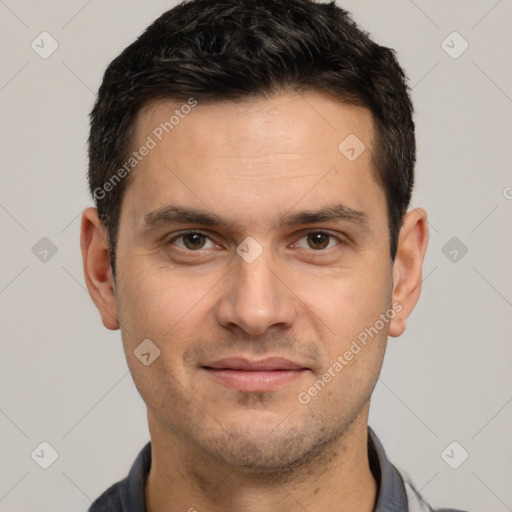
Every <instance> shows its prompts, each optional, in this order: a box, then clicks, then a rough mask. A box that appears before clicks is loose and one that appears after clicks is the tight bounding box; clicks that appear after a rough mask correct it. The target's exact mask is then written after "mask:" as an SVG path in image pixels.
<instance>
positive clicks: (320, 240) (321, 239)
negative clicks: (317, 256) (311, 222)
mask: <svg viewBox="0 0 512 512" xmlns="http://www.w3.org/2000/svg"><path fill="white" fill-rule="evenodd" d="M330 239H331V236H330V235H328V234H327V233H321V232H317V233H309V235H307V240H308V245H309V247H310V248H311V249H315V250H321V249H325V248H326V247H327V246H328V245H329V242H330Z"/></svg>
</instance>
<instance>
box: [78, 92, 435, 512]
mask: <svg viewBox="0 0 512 512" xmlns="http://www.w3.org/2000/svg"><path fill="white" fill-rule="evenodd" d="M177 107H179V105H177V104H175V103H174V104H173V103H171V102H163V101H160V102H157V103H153V104H151V105H148V106H146V107H145V108H144V109H143V110H142V111H141V112H140V114H139V117H138V121H137V124H136V133H135V140H134V144H133V146H134V148H138V147H140V146H141V145H143V144H144V142H145V141H146V139H147V136H148V135H151V133H152V131H153V130H154V128H155V127H156V126H158V125H159V124H160V123H161V122H164V121H165V120H168V119H169V117H170V115H172V113H173V112H174V109H175V108H177ZM349 134H356V135H357V137H358V138H359V139H360V140H361V141H363V142H364V144H365V146H366V150H365V151H364V152H363V153H362V154H361V155H360V156H359V157H358V158H357V159H356V160H355V161H353V162H351V161H349V160H348V159H347V158H346V157H345V156H344V155H343V154H342V153H341V152H340V151H339V150H338V145H339V144H340V142H341V141H343V140H344V139H345V138H346V137H347V136H348V135H349ZM372 145H373V121H372V117H371V114H370V112H369V111H368V110H366V109H364V108H360V107H354V106H349V105H345V104H342V103H340V102H339V101H337V100H335V99H333V98H331V97H329V96H327V95H323V94H320V93H307V94H303V95H298V94H295V93H291V92H290V93H282V94H279V95H276V96H273V97H270V98H256V99H250V100H249V99H247V100H243V101H240V102H224V103H212V104H199V105H198V106H196V107H195V108H194V109H193V110H192V112H191V113H190V114H188V115H187V116H186V117H185V118H184V119H182V120H180V123H179V124H178V125H177V126H175V127H174V129H173V130H172V132H170V133H169V134H168V135H166V136H165V137H164V138H163V140H162V141H161V142H159V143H158V144H157V146H156V147H155V148H154V149H152V150H151V151H150V152H149V154H148V155H147V156H146V157H145V158H144V159H143V160H142V161H141V162H140V164H139V165H138V166H137V168H136V172H134V173H133V174H132V175H131V176H130V178H129V179H130V182H129V185H128V187H127V190H126V191H125V195H124V198H123V204H122V211H121V217H120V229H119V239H118V245H117V260H116V263H117V276H116V280H115V282H114V279H113V276H112V273H111V269H110V265H109V262H110V260H109V254H108V249H107V244H106V233H105V230H104V227H103V226H102V224H101V222H100V221H99V219H98V216H97V212H96V210H95V209H94V208H88V209H86V210H85V211H84V213H83V217H82V238H81V245H82V254H83V261H84V272H85V279H86V283H87V286H88V289H89V292H90V294H91V297H92V299H93V301H94V302H95V304H96V305H97V307H98V310H99V312H100V314H101V317H102V320H103V323H104V325H105V327H107V328H108V329H118V328H120V329H121V333H122V339H123V346H124V349H125V354H126V357H127V361H128V365H129V367H130V370H131V373H132V376H133V379H134V382H135V384H136V386H137V388H138V390H139V392H140V394H141V396H142V398H143V399H144V401H145V403H146V405H147V410H148V423H149V430H150V435H151V441H152V467H151V471H150V474H149V477H148V481H147V489H146V500H147V504H148V509H149V510H150V511H151V510H152V511H159V510H166V511H178V510H189V509H190V508H195V509H197V510H198V511H199V512H206V511H212V512H213V511H225V510H239V511H246V512H257V511H270V510H272V511H277V512H281V511H282V512H284V511H291V510H297V507H298V506H299V508H300V506H302V507H303V508H304V509H306V510H308V511H310V512H313V511H320V510H335V509H336V510H344V511H347V512H349V511H356V510H357V511H371V510H372V509H373V507H374V504H375V499H376V491H377V486H376V482H375V480H374V478H373V476H372V473H371V471H370V468H369V464H368V454H367V423H368V411H369V404H370V397H371V393H372V391H373V388H374V386H375V384H376V381H377V378H378V375H379V372H380V369H381V366H382V362H383V357H384V353H385V349H386V343H387V339H388V336H393V337H396V336H400V335H401V334H402V333H403V331H404V329H405V322H406V318H407V317H408V315H409V314H410V313H411V311H412V309H413V308H414V306H415V304H416V302H417V300H418V297H419V293H420V288H421V279H422V263H423V258H424V254H425V251H426V247H427V242H428V230H427V224H426V214H425V212H424V210H422V209H416V210H412V211H410V212H408V213H407V214H406V216H405V218H404V224H403V227H402V229H401V232H400V237H399V245H398V253H397V256H396V259H395V262H394V263H393V262H392V261H391V258H390V254H389V232H388V226H387V206H386V201H385V195H384V191H383V190H382V189H381V187H380V186H379V185H378V184H377V182H376V181H375V179H374V175H373V171H372V167H371V152H372ZM334 204H343V205H344V206H345V207H347V208H351V209H353V210H357V211H359V212H361V213H362V214H364V219H365V222H364V223H361V222H355V221H351V220H350V219H348V220H347V219H341V220H329V221H322V222H317V223H311V222H309V223H308V222H306V223H301V224H298V225H288V224H282V223H280V221H281V220H282V219H284V218H285V217H286V216H289V215H290V214H294V213H298V212H302V211H317V210H319V209H321V208H324V207H325V206H326V205H334ZM169 205H173V206H176V205H180V206H181V207H185V208H193V209H197V210H202V211H204V212H207V213H214V214H216V215H218V216H221V217H222V219H223V222H222V224H219V225H215V226H204V225H202V224H198V223H184V222H180V223H179V224H174V223H169V222H161V223H158V224H157V225H155V226H153V227H151V228H149V229H144V219H145V218H146V219H147V214H148V212H154V211H156V210H158V209H159V208H164V207H166V206H169ZM145 216H146V217H145ZM184 230H196V231H200V232H201V233H202V234H204V235H205V236H206V238H202V237H201V236H199V237H195V238H194V237H192V239H191V238H190V237H189V238H186V237H185V238H184V237H181V238H179V235H182V234H183V231H184ZM318 232H320V233H326V234H328V235H332V236H331V237H329V236H324V237H322V235H318ZM308 233H317V235H316V237H315V236H313V238H311V237H308ZM249 236H250V237H252V238H254V239H255V240H256V241H257V243H258V244H259V246H260V247H261V249H262V253H261V254H260V255H259V256H258V257H257V258H256V259H255V260H254V261H253V262H252V263H247V262H246V261H245V260H244V259H243V258H242V257H240V256H239V254H237V252H236V249H237V247H238V246H239V244H240V243H241V242H242V241H243V240H244V239H246V237H249ZM319 240H320V241H321V242H322V243H318V241H319ZM191 241H193V242H196V243H198V244H199V245H201V244H202V248H200V249H199V250H198V249H196V248H194V247H196V245H193V244H191ZM326 241H327V242H326ZM325 242H326V243H327V245H326V246H324V243H325ZM190 247H192V248H190ZM393 304H395V305H396V304H398V305H399V308H400V312H397V313H396V314H395V315H394V318H393V319H392V320H391V321H389V322H386V323H385V325H384V328H382V329H381V330H380V331H379V333H378V335H376V336H375V337H373V339H371V342H369V343H368V344H367V345H366V346H365V347H364V348H362V350H361V351H360V352H359V353H358V354H357V355H355V356H354V357H353V359H352V360H351V361H350V362H349V363H348V364H347V365H346V366H344V367H343V369H342V370H341V371H339V372H337V373H335V375H336V376H335V377H334V378H332V380H331V381H330V382H329V383H328V384H327V385H326V386H325V387H323V388H322V389H321V391H319V392H318V394H317V395H316V396H315V397H313V398H311V400H310V402H309V403H307V404H303V403H301V402H300V401H299V400H298V395H299V393H301V392H303V391H307V390H308V389H309V388H310V387H311V386H313V384H314V383H315V382H316V381H317V380H318V379H319V378H321V377H322V375H324V374H325V373H326V372H327V371H328V369H329V368H332V365H333V363H334V362H335V361H336V360H337V357H338V356H340V355H343V354H344V353H345V352H346V351H347V350H348V349H349V348H350V345H351V342H352V341H353V340H354V339H356V337H357V335H358V334H359V333H361V332H362V331H364V329H365V328H368V327H370V326H373V325H374V324H375V323H376V320H378V319H379V315H381V314H383V313H385V312H386V311H389V310H392V309H393V308H392V305H393ZM144 339H150V340H152V342H153V343H154V344H155V345H156V346H158V348H159V349H160V357H158V358H157V359H156V360H155V361H154V362H153V363H152V364H151V365H149V366H145V365H143V364H141V362H140V361H139V360H138V359H137V358H136V357H135V355H134V350H135V349H136V347H137V346H138V345H139V344H140V343H141V342H142V340H144ZM233 356H243V357H247V358H249V359H250V358H258V359H262V358H263V357H267V356H279V357H285V358H287V359H289V360H292V361H294V362H296V363H299V364H300V365H301V367H304V368H306V369H307V370H305V371H304V372H302V373H301V375H300V377H298V378H297V379H295V380H293V381H291V382H289V383H287V384H285V385H283V386H281V387H279V388H278V389H275V390H272V391H265V392H251V391H241V390H239V389H234V388H232V387H230V386H228V385H225V384H224V383H221V382H219V381H218V380H217V379H215V378H214V377H212V376H211V374H210V373H209V372H207V371H205V369H204V368H203V366H204V365H206V364H207V363H208V362H211V361H214V360H216V359H220V358H224V357H233ZM331 372H332V369H331ZM298 504H300V505H298Z"/></svg>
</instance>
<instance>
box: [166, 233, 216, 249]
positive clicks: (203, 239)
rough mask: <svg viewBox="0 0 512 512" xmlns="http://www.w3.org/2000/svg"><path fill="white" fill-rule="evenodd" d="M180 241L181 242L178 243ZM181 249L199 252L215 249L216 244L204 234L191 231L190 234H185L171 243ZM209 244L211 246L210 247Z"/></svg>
mask: <svg viewBox="0 0 512 512" xmlns="http://www.w3.org/2000/svg"><path fill="white" fill-rule="evenodd" d="M178 241H180V242H178ZM169 243H172V244H174V245H176V246H178V247H179V248H180V249H188V250H190V251H197V250H200V249H211V248H212V247H215V244H214V243H213V242H212V241H211V240H210V239H209V238H208V237H207V236H206V235H203V233H199V232H197V231H191V232H189V233H183V234H182V235H179V236H177V237H175V238H173V239H172V240H170V241H169ZM208 243H209V244H210V245H208Z"/></svg>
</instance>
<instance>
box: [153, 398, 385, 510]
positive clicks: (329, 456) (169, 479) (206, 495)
mask: <svg viewBox="0 0 512 512" xmlns="http://www.w3.org/2000/svg"><path fill="white" fill-rule="evenodd" d="M361 412H362V413H363V414H361V415H359V416H358V417H357V418H356V419H355V420H354V422H353V423H352V424H351V425H350V426H349V428H348V429H347V430H346V431H345V432H344V433H343V435H341V436H340V437H339V438H338V439H336V440H335V441H334V442H333V443H331V444H330V445H329V446H325V447H323V448H322V450H321V452H319V453H317V454H315V455H314V456H312V457H311V459H310V460H309V461H308V462H307V463H306V464H304V465H303V466H301V467H299V468H296V469H294V470H293V471H291V472H289V473H287V474H286V475H277V476H276V475H262V474H261V473H259V474H254V473H251V472H250V471H247V470H243V469H241V468H234V467H227V466H223V465H221V464H219V463H218V462H217V461H214V460H212V459H209V458H208V457H206V456H205V455H204V454H201V453H195V452H194V449H191V448H190V447H189V446H183V444H182V443H179V442H178V440H177V439H176V438H175V437H174V436H171V435H170V433H169V431H168V430H166V429H165V428H164V427H163V426H162V425H161V424H160V423H159V422H158V420H156V419H155V418H154V417H153V416H152V415H151V414H150V413H148V420H149V428H150V434H151V457H152V461H151V470H150V473H149V476H148V479H147V483H146V503H147V508H148V512H158V511H162V510H165V511H169V512H175V511H176V512H178V511H184V510H186V511H189V512H194V511H198V512H224V511H226V510H238V511H239V512H263V511H265V512H269V511H272V512H291V511H295V510H297V509H303V510H308V512H316V511H323V510H343V511H344V512H356V511H357V512H371V511H372V510H373V508H374V505H375V501H376V496H377V484H376V482H375V479H374V477H373V475H372V473H371V470H370V466H369V461H368V448H367V443H368V428H367V420H368V408H366V410H365V411H361Z"/></svg>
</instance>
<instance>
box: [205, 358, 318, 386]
mask: <svg viewBox="0 0 512 512" xmlns="http://www.w3.org/2000/svg"><path fill="white" fill-rule="evenodd" d="M202 369H203V370H204V371H206V372H207V373H208V374H209V375H210V376H211V377H213V378H214V379H215V380H216V381H217V382H219V383H221V384H223V385H225V386H227V387H229V388H233V389H237V390H239V391H246V392H260V393H261V392H265V391H275V390H277V389H279V388H281V387H283V386H285V385H287V384H290V383H291V382H293V381H295V380H297V379H299V378H301V377H302V376H304V375H305V374H306V373H308V372H309V369H308V368H306V367H304V366H301V365H300V364H297V363H295V362H293V361H290V360H288V359H284V358H280V357H270V358H266V359H261V360H254V359H245V358H238V357H232V358H226V359H219V360H217V361H213V362H211V363H208V364H206V365H204V366H202Z"/></svg>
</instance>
